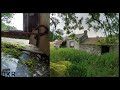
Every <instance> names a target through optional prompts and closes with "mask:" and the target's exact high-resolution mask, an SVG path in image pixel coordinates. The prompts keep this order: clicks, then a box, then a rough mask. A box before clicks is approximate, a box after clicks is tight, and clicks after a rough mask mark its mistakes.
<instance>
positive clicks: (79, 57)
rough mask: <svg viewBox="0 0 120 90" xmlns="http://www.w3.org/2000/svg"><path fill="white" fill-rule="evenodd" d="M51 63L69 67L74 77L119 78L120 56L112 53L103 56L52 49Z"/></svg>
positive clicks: (73, 50) (64, 49) (68, 69)
mask: <svg viewBox="0 0 120 90" xmlns="http://www.w3.org/2000/svg"><path fill="white" fill-rule="evenodd" d="M50 54H51V55H50V61H51V62H54V63H58V64H59V65H60V64H62V65H65V66H66V63H71V64H70V65H68V66H67V71H68V72H69V75H70V76H72V77H78V76H79V77H114V76H115V77H116V76H119V55H118V53H115V52H111V53H106V54H103V55H101V56H98V55H94V54H90V53H87V52H83V51H79V50H75V49H71V48H58V49H57V50H56V49H55V48H52V49H50Z"/></svg>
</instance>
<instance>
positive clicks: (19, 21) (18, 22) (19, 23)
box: [10, 13, 104, 37]
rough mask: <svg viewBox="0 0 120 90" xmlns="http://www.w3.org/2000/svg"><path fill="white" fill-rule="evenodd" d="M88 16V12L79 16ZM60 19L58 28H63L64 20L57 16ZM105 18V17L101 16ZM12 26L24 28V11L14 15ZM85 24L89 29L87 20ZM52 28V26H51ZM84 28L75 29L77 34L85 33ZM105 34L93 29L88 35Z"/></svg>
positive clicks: (85, 27)
mask: <svg viewBox="0 0 120 90" xmlns="http://www.w3.org/2000/svg"><path fill="white" fill-rule="evenodd" d="M87 16H88V13H81V14H79V17H83V18H86V17H87ZM56 17H57V16H56ZM57 18H58V19H59V20H60V23H59V24H58V26H57V28H60V29H63V26H64V21H63V20H62V19H60V18H59V17H57ZM101 18H103V17H101ZM10 25H12V26H15V27H16V28H17V29H18V30H23V14H22V13H17V14H15V15H14V17H13V19H12V22H11V24H10ZM83 25H84V30H87V26H86V25H85V22H84V20H83ZM50 28H52V27H51V26H50ZM84 30H78V29H77V30H75V32H74V33H76V34H80V33H83V32H84ZM103 35H104V34H103V33H102V32H100V31H99V32H95V31H93V30H91V31H88V37H96V36H103Z"/></svg>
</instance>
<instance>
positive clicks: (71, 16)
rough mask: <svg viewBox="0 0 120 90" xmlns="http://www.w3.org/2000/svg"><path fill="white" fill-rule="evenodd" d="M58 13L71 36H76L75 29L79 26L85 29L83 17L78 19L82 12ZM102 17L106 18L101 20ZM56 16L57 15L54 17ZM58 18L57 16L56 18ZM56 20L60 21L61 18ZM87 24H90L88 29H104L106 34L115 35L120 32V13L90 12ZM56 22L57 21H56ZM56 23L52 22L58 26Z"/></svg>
mask: <svg viewBox="0 0 120 90" xmlns="http://www.w3.org/2000/svg"><path fill="white" fill-rule="evenodd" d="M57 15H58V16H59V17H60V18H61V19H62V20H64V24H65V25H64V27H63V29H64V31H65V32H66V34H68V35H69V36H72V37H74V36H75V35H74V32H73V31H74V30H76V29H77V28H78V29H79V30H81V29H84V27H83V23H82V22H83V17H81V18H80V19H78V16H79V15H80V13H57ZM53 16H54V14H53V13H51V17H53ZM100 17H104V20H101V18H100ZM54 18H55V17H54ZM56 19H57V18H56ZM56 19H52V18H51V20H53V21H54V20H55V21H57V22H59V20H56ZM85 21H86V25H88V30H91V29H93V30H95V31H96V32H97V31H99V30H104V34H105V36H106V37H107V36H109V35H111V36H112V35H115V34H118V33H119V14H118V13H89V14H88V17H87V18H86V19H85ZM51 23H52V22H51ZM54 23H55V22H54ZM57 24H58V23H56V24H51V25H55V27H56V26H57Z"/></svg>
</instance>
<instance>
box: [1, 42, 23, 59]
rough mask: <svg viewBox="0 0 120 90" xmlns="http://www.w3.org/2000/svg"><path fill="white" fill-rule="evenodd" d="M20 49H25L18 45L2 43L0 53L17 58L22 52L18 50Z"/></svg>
mask: <svg viewBox="0 0 120 90" xmlns="http://www.w3.org/2000/svg"><path fill="white" fill-rule="evenodd" d="M21 48H25V47H24V46H23V45H20V44H18V43H11V42H5V41H2V45H1V51H2V52H4V53H5V54H10V55H12V56H13V57H15V58H18V57H19V56H20V55H21V54H22V51H21V50H19V49H21Z"/></svg>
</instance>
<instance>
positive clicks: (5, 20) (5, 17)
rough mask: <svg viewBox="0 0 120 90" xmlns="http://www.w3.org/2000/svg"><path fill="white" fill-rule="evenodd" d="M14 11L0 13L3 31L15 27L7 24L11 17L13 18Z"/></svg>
mask: <svg viewBox="0 0 120 90" xmlns="http://www.w3.org/2000/svg"><path fill="white" fill-rule="evenodd" d="M13 16H14V13H1V21H2V22H1V26H2V27H1V28H2V30H4V31H9V30H10V29H16V27H14V26H10V25H7V24H9V23H10V22H11V19H12V18H13Z"/></svg>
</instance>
